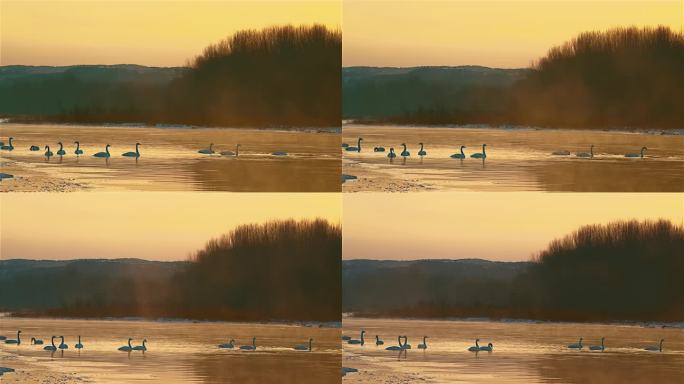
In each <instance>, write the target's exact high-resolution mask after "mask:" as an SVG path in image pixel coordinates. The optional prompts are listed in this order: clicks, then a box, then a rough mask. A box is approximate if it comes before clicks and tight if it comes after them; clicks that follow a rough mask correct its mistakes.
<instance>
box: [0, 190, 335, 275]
mask: <svg viewBox="0 0 684 384" xmlns="http://www.w3.org/2000/svg"><path fill="white" fill-rule="evenodd" d="M0 204H1V205H2V210H0V221H2V233H1V235H0V259H2V260H5V259H33V260H73V259H118V258H139V259H144V260H156V261H182V260H186V259H188V257H189V256H190V255H191V254H193V253H194V252H196V251H198V250H200V249H201V248H203V247H204V245H205V243H206V242H207V241H209V240H210V239H212V238H216V237H219V236H221V235H223V234H225V233H228V232H230V231H231V230H233V229H234V228H235V227H237V226H239V225H242V224H254V223H263V222H266V221H271V220H286V219H296V220H300V219H314V218H318V217H320V218H323V219H327V220H328V221H330V222H332V223H339V222H340V216H341V198H340V197H339V196H338V195H337V194H336V193H306V194H299V193H277V194H271V193H247V194H241V193H212V192H207V193H200V194H198V193H193V192H140V193H138V192H99V193H90V192H74V193H68V194H61V193H59V194H55V193H9V194H3V196H2V197H0ZM46 214H47V217H46ZM36 239H40V241H36Z"/></svg>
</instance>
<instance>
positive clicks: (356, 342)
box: [347, 330, 366, 345]
mask: <svg viewBox="0 0 684 384" xmlns="http://www.w3.org/2000/svg"><path fill="white" fill-rule="evenodd" d="M364 333H366V331H363V330H362V331H361V339H360V340H358V339H352V340H349V341H347V344H361V345H363V344H365V343H366V341H365V340H364V339H363V334H364Z"/></svg>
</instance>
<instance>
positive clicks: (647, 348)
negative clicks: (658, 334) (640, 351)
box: [644, 339, 665, 352]
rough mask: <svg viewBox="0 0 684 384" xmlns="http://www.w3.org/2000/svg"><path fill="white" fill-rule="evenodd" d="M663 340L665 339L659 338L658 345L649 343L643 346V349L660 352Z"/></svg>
mask: <svg viewBox="0 0 684 384" xmlns="http://www.w3.org/2000/svg"><path fill="white" fill-rule="evenodd" d="M663 341H665V339H660V344H659V345H649V346H648V347H646V348H644V351H651V352H662V351H663Z"/></svg>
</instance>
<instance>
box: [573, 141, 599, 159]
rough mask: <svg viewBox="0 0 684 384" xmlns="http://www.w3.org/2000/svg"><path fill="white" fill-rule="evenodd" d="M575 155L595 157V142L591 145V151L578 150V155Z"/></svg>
mask: <svg viewBox="0 0 684 384" xmlns="http://www.w3.org/2000/svg"><path fill="white" fill-rule="evenodd" d="M575 156H577V157H590V158H593V157H594V144H592V145H591V147H589V153H587V152H577V155H575Z"/></svg>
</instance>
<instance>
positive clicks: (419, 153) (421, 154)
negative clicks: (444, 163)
mask: <svg viewBox="0 0 684 384" xmlns="http://www.w3.org/2000/svg"><path fill="white" fill-rule="evenodd" d="M418 144H420V151H418V156H427V152H425V150H423V143H418Z"/></svg>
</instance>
